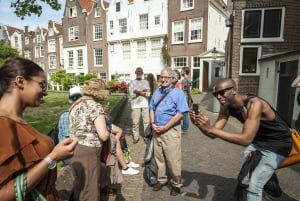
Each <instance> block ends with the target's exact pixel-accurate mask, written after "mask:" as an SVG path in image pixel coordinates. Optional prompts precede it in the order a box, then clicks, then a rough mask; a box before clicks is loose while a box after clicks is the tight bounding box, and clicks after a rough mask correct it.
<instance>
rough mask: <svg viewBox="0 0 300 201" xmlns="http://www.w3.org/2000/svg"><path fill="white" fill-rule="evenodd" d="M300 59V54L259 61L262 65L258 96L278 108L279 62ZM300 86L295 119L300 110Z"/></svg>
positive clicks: (295, 105) (295, 103)
mask: <svg viewBox="0 0 300 201" xmlns="http://www.w3.org/2000/svg"><path fill="white" fill-rule="evenodd" d="M292 60H298V61H300V55H295V56H287V57H285V58H282V59H278V60H270V61H263V62H260V63H259V66H260V78H259V88H258V96H260V97H262V98H264V99H266V100H267V101H268V102H269V103H270V104H271V105H272V106H273V107H275V108H276V105H277V95H278V79H279V78H278V71H279V63H281V62H286V61H292ZM299 73H300V64H299V63H298V74H299ZM298 91H300V88H297V89H296V92H295V100H294V109H293V120H296V119H297V118H298V114H299V112H300V106H299V105H298V103H297V100H296V97H297V93H298Z"/></svg>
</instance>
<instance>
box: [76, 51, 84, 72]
mask: <svg viewBox="0 0 300 201" xmlns="http://www.w3.org/2000/svg"><path fill="white" fill-rule="evenodd" d="M77 62H78V64H77V65H78V68H82V67H83V51H82V50H81V49H79V50H77Z"/></svg>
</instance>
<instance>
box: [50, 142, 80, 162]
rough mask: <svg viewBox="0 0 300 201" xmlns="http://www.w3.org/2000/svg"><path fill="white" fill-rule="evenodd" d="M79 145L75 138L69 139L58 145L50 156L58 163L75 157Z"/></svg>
mask: <svg viewBox="0 0 300 201" xmlns="http://www.w3.org/2000/svg"><path fill="white" fill-rule="evenodd" d="M77 144H78V141H77V140H76V139H75V138H71V137H68V138H66V139H64V140H63V141H61V142H60V143H58V144H57V145H56V146H55V147H54V149H53V150H52V152H51V153H50V154H49V155H48V156H49V157H50V158H51V159H52V160H55V161H56V162H57V161H60V160H64V159H66V158H70V157H72V156H73V154H74V150H75V147H76V145H77Z"/></svg>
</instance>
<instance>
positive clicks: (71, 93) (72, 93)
mask: <svg viewBox="0 0 300 201" xmlns="http://www.w3.org/2000/svg"><path fill="white" fill-rule="evenodd" d="M75 95H80V96H81V88H80V86H74V87H72V88H71V89H70V90H69V97H70V98H71V97H73V96H75Z"/></svg>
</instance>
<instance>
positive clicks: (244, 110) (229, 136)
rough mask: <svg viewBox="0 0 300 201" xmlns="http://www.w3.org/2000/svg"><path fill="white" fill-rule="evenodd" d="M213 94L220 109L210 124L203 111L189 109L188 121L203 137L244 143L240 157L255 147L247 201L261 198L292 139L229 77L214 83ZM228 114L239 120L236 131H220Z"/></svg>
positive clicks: (277, 120)
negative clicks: (258, 156) (258, 157)
mask: <svg viewBox="0 0 300 201" xmlns="http://www.w3.org/2000/svg"><path fill="white" fill-rule="evenodd" d="M213 95H214V96H215V98H217V99H218V101H219V102H220V105H221V107H220V112H219V115H218V118H217V120H216V121H215V123H214V124H211V123H210V120H209V118H208V117H207V116H206V115H205V114H203V113H201V112H200V113H199V114H197V115H196V114H195V112H194V111H190V116H191V121H192V122H193V123H194V124H195V125H196V126H197V127H198V128H199V129H200V130H201V131H202V132H203V133H204V134H206V135H207V136H209V137H211V138H215V137H218V138H220V139H223V140H225V141H227V142H231V143H234V144H238V145H242V146H246V147H247V148H246V150H245V152H244V156H245V159H246V156H247V155H248V153H250V152H252V151H255V150H259V151H260V152H261V153H262V158H261V160H260V162H259V164H258V165H257V166H256V168H255V170H254V171H253V172H252V177H251V179H250V180H251V181H250V183H249V186H248V187H247V189H246V190H247V201H254V200H255V201H257V200H262V191H263V188H264V185H265V184H266V183H267V182H268V180H269V179H270V178H271V176H272V175H273V173H274V172H275V170H276V169H277V168H278V167H279V166H280V164H281V162H282V161H283V160H284V158H285V157H287V156H288V155H289V153H290V150H291V146H292V141H291V136H290V132H289V127H288V125H287V124H286V123H285V121H284V120H283V119H281V118H280V116H278V114H277V112H276V111H275V110H274V109H273V108H272V107H271V105H270V104H269V103H268V102H267V101H265V100H263V99H262V98H259V97H257V96H253V95H244V94H239V93H238V90H237V87H236V83H235V82H234V80H232V79H222V80H219V81H218V83H217V84H216V85H215V86H214V89H213ZM230 116H233V117H236V118H237V119H238V120H239V121H240V122H242V123H243V124H244V125H243V129H242V131H241V132H240V133H234V132H229V131H224V130H223V128H224V127H225V124H226V123H227V121H228V118H229V117H230Z"/></svg>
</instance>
